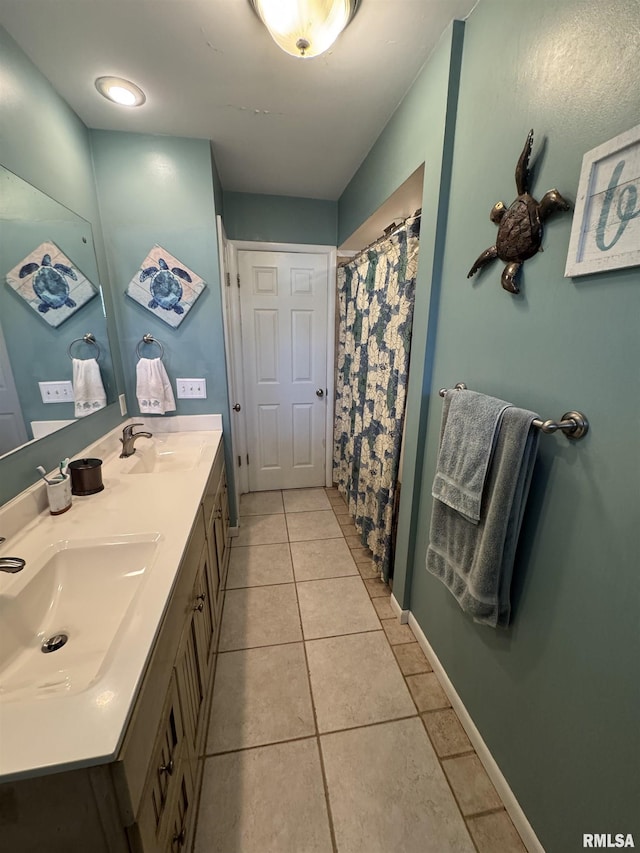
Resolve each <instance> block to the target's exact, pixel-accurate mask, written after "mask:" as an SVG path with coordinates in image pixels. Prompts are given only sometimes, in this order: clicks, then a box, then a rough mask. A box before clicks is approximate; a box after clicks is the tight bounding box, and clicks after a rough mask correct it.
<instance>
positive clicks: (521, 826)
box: [391, 596, 544, 853]
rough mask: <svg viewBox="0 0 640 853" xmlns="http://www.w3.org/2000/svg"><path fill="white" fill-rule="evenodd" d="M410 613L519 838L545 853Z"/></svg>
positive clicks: (531, 850)
mask: <svg viewBox="0 0 640 853" xmlns="http://www.w3.org/2000/svg"><path fill="white" fill-rule="evenodd" d="M394 601H395V599H394V598H393V596H391V606H392V607H394V604H393V602H394ZM395 606H397V607H398V609H400V605H399V604H398V603H397V602H396V605H395ZM400 612H403V611H400ZM404 612H407V611H404ZM408 614H409V618H408V622H409V627H410V628H411V630H412V631H413V633H414V636H415V638H416V640H417V641H418V645H419V646H420V648H421V649H422V651H423V652H424V653H425V655H426V656H427V657H428V658H429V661H430V663H431V665H432V666H433V671H434V672H435V674H436V675H437V676H438V680H439V681H440V684H441V685H442V689H443V690H444V692H445V693H446V694H447V697H448V699H449V701H450V702H451V706H452V708H453V710H454V711H455V712H456V714H457V715H458V718H459V720H460V722H461V723H462V727H463V728H464V730H465V731H466V733H467V735H468V736H469V740H470V741H471V743H472V745H473V748H474V749H475V751H476V753H477V755H478V758H479V759H480V761H481V762H482V764H483V766H484V769H485V770H486V771H487V774H488V776H489V778H490V779H491V781H492V782H493V784H494V786H495V789H496V791H497V792H498V794H499V795H500V798H501V799H502V802H503V803H504V807H505V809H506V810H507V813H508V815H509V817H510V818H511V820H512V821H513V825H514V826H515V828H516V829H517V831H518V833H519V835H520V838H521V839H522V843H523V844H524V846H525V847H526V848H527V850H528V851H529V853H544V848H543V846H542V845H541V844H540V842H539V841H538V838H537V836H536V834H535V832H534V831H533V827H532V826H531V824H530V823H529V821H528V820H527V816H526V815H525V813H524V812H523V811H522V808H521V807H520V803H519V802H518V801H517V800H516V798H515V794H514V793H513V791H512V790H511V788H510V787H509V783H508V782H507V780H506V779H505V778H504V776H503V775H502V771H501V770H500V768H499V767H498V765H497V764H496V761H495V759H494V757H493V756H492V755H491V753H490V752H489V747H488V746H487V745H486V743H485V742H484V740H483V739H482V735H481V734H480V732H479V731H478V729H477V728H476V726H475V723H474V722H473V720H472V719H471V715H470V714H469V712H468V711H467V709H466V708H465V706H464V704H463V702H462V699H461V698H460V696H458V693H457V691H456V689H455V687H454V686H453V684H452V683H451V681H450V680H449V676H448V675H447V673H446V671H445V669H444V667H443V666H442V664H441V663H440V661H439V660H438V656H437V655H436V653H435V652H434V650H433V648H432V647H431V644H430V643H429V641H428V640H427V638H426V636H425V635H424V632H423V631H422V628H421V627H420V626H419V625H418V623H417V621H416V618H415V616H414V615H413V613H411V611H408Z"/></svg>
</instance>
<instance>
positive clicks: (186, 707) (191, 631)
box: [176, 547, 215, 761]
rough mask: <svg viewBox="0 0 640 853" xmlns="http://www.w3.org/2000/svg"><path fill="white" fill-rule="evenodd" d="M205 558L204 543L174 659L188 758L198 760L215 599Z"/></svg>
mask: <svg viewBox="0 0 640 853" xmlns="http://www.w3.org/2000/svg"><path fill="white" fill-rule="evenodd" d="M208 560H209V554H208V549H207V548H206V547H204V548H203V549H202V553H201V556H200V565H199V567H198V572H197V574H196V580H195V584H194V587H193V597H192V603H191V613H190V614H189V616H188V619H187V624H186V625H185V630H184V633H183V635H182V640H181V642H180V647H179V650H178V656H177V659H176V677H177V681H178V692H179V695H180V703H181V708H182V713H183V717H184V721H185V739H186V742H187V748H188V757H189V759H190V760H191V761H196V760H197V758H198V755H199V754H200V746H201V742H202V740H203V739H204V733H205V732H204V729H205V720H204V712H205V705H206V704H207V703H206V699H207V696H208V693H209V687H210V682H211V675H212V672H213V667H212V662H213V652H214V648H215V647H214V637H215V602H214V600H213V595H212V593H211V588H210V583H209V572H208V571H207V564H208Z"/></svg>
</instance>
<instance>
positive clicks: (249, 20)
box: [0, 0, 476, 199]
mask: <svg viewBox="0 0 640 853" xmlns="http://www.w3.org/2000/svg"><path fill="white" fill-rule="evenodd" d="M475 3H476V0H362V3H361V6H360V9H359V11H358V13H357V14H356V16H355V18H354V19H353V21H352V23H351V24H350V25H349V27H348V28H347V29H346V30H345V32H344V33H343V34H342V35H341V37H340V38H339V40H338V42H337V43H336V44H335V45H334V46H333V48H332V49H331V52H330V53H327V54H324V55H323V56H320V57H318V58H316V59H313V60H307V61H303V60H299V59H296V58H294V57H291V56H288V55H287V54H285V53H283V52H282V51H281V50H280V49H279V48H278V47H277V46H276V45H275V44H274V43H273V42H272V40H271V38H270V36H269V35H268V33H267V31H266V30H265V28H264V27H263V26H262V24H261V23H260V21H259V20H258V18H257V17H256V15H255V14H254V13H253V11H252V9H251V7H250V5H249V2H248V0H0V23H1V24H2V25H3V26H4V27H5V29H7V30H8V32H9V33H10V34H11V35H12V36H13V38H14V39H15V40H16V41H17V42H18V44H19V45H20V46H21V48H22V49H23V50H24V51H25V53H26V54H27V55H28V56H29V57H30V58H31V60H32V61H33V62H34V63H35V65H36V66H37V67H38V68H39V69H40V70H41V71H42V72H43V74H44V75H45V76H46V77H47V78H48V79H49V80H50V81H51V83H52V84H53V85H54V87H55V88H56V89H57V91H58V92H59V93H60V94H61V95H62V96H63V97H64V98H65V100H66V101H67V102H68V103H69V104H70V105H71V106H72V107H73V109H74V110H75V111H76V112H77V114H78V115H79V116H80V118H81V119H82V120H83V122H84V123H85V124H86V125H87V126H88V127H91V128H102V129H109V130H125V131H131V132H136V133H159V134H170V135H172V136H188V137H196V138H205V139H211V140H212V141H213V146H214V151H215V157H216V163H217V165H218V169H219V172H220V177H221V180H222V184H223V187H224V188H225V189H226V190H235V191H240V192H254V193H272V194H275V195H292V196H302V197H308V198H323V199H337V198H338V197H339V196H340V194H341V193H342V191H343V190H344V188H345V186H346V185H347V183H348V182H349V180H350V178H351V177H352V175H353V174H354V172H355V171H356V169H357V168H358V166H359V165H360V163H361V162H362V160H363V159H364V157H365V156H366V154H367V152H368V150H369V148H370V147H371V145H372V143H373V141H374V140H375V139H376V138H377V136H378V134H379V133H380V131H381V130H382V128H383V127H384V125H385V124H386V123H387V121H388V120H389V118H390V117H391V115H392V114H393V112H394V111H395V109H396V107H397V106H398V104H399V103H400V102H401V100H402V98H403V96H404V95H405V93H406V92H407V91H408V89H409V88H410V86H411V84H412V83H413V81H414V80H415V78H416V76H417V74H418V71H419V69H420V68H421V67H422V65H423V64H424V62H425V61H426V59H427V57H428V56H429V54H430V53H431V51H432V49H433V48H434V46H435V44H436V43H437V41H438V39H439V38H440V36H441V34H442V32H443V31H444V30H445V29H446V27H447V26H448V24H449V22H450V21H451V20H453V19H454V18H459V19H460V18H465V17H467V16H468V14H469V12H470V10H471V9H472V8H473V6H474V5H475ZM101 75H117V76H121V77H126V78H127V79H129V80H132V81H133V82H135V83H136V84H137V85H139V86H140V87H141V88H142V89H143V90H144V91H145V92H146V95H147V102H146V104H145V105H144V106H142V107H140V108H138V109H128V108H126V107H119V106H117V105H115V104H111V103H109V102H108V101H106V100H104V99H103V98H102V97H101V96H100V95H98V93H97V92H96V90H95V87H94V80H95V78H96V77H99V76H101Z"/></svg>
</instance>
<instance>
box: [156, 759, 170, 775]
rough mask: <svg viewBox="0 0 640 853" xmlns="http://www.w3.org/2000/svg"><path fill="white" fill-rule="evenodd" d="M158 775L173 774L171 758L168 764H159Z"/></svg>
mask: <svg viewBox="0 0 640 853" xmlns="http://www.w3.org/2000/svg"><path fill="white" fill-rule="evenodd" d="M158 771H159V772H160V773H166V774H167V775H169V776H171V775H172V774H173V758H172V759H171V760H170V761H169V763H168V764H161V765H160V767H159V768H158Z"/></svg>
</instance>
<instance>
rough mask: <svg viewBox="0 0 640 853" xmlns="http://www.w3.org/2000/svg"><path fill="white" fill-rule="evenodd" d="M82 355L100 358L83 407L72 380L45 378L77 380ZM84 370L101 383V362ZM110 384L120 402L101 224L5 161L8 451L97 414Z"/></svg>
mask: <svg viewBox="0 0 640 853" xmlns="http://www.w3.org/2000/svg"><path fill="white" fill-rule="evenodd" d="M87 335H92V336H93V338H94V339H95V344H94V343H91V342H86V341H85V336H87ZM72 358H76V359H78V360H83V361H84V360H87V362H90V361H91V360H92V359H96V358H97V363H98V371H97V374H98V378H99V383H98V393H97V394H96V395H95V396H96V399H95V400H91V399H90V398H91V397H92V396H93V395H91V394H79V395H78V402H79V404H82V405H83V409H82V410H81V411H77V410H76V406H75V403H74V400H73V398H69V387H68V386H66V387H62V388H61V387H57V388H56V386H55V385H54V386H50V385H49V386H44V387H43V388H41V386H40V384H39V383H62V382H71V383H72V382H73V378H74V377H73V364H72ZM77 369H78V374H87V373H88V374H90V378H91V379H92V380H93V384H94V385H95V384H96V383H95V379H96V369H95V366H94V365H92V364H91V365H90V364H89V363H87V364H86V365H82V366H77ZM77 378H80V375H78V377H77ZM100 383H101V385H102V388H103V389H104V392H105V397H106V399H105V402H104V404H105V405H108V404H109V403H113V402H115V400H116V384H115V377H114V372H113V364H112V358H111V353H110V350H109V341H108V338H107V324H106V316H105V310H104V301H103V299H102V290H101V287H100V282H99V280H98V267H97V262H96V255H95V250H94V245H93V236H92V233H91V225H90V223H89V222H87V221H86V220H84V219H82V218H81V217H80V216H78V215H77V214H76V213H74V212H73V211H71V210H69V209H68V208H66V207H64V206H63V205H62V204H59V203H58V202H57V201H55V200H54V199H52V198H50V197H49V196H47V195H45V194H44V193H43V192H41V191H40V190H38V189H36V188H35V187H33V186H31V185H30V184H28V183H27V182H26V181H24V180H22V179H21V178H19V177H18V176H17V175H14V174H13V173H12V172H10V171H8V170H7V169H5V168H3V167H2V166H0V456H2V455H4V454H6V453H10V452H12V451H14V450H15V449H17V448H18V447H22V446H23V445H24V444H25V443H27V442H30V441H33V440H34V439H38V438H41V437H43V436H45V435H48V434H49V433H51V432H54V431H55V430H57V429H60V428H62V427H64V426H65V425H67V424H69V423H73V422H74V420H76V419H77V417H86V416H90V415H91V413H92V412H94V411H96V410H97V409H98V408H100V406H101V403H100V393H99V392H100V387H99V385H100ZM72 387H73V385H72ZM43 395H44V398H43ZM44 399H46V400H47V402H46V403H45V402H44Z"/></svg>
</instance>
